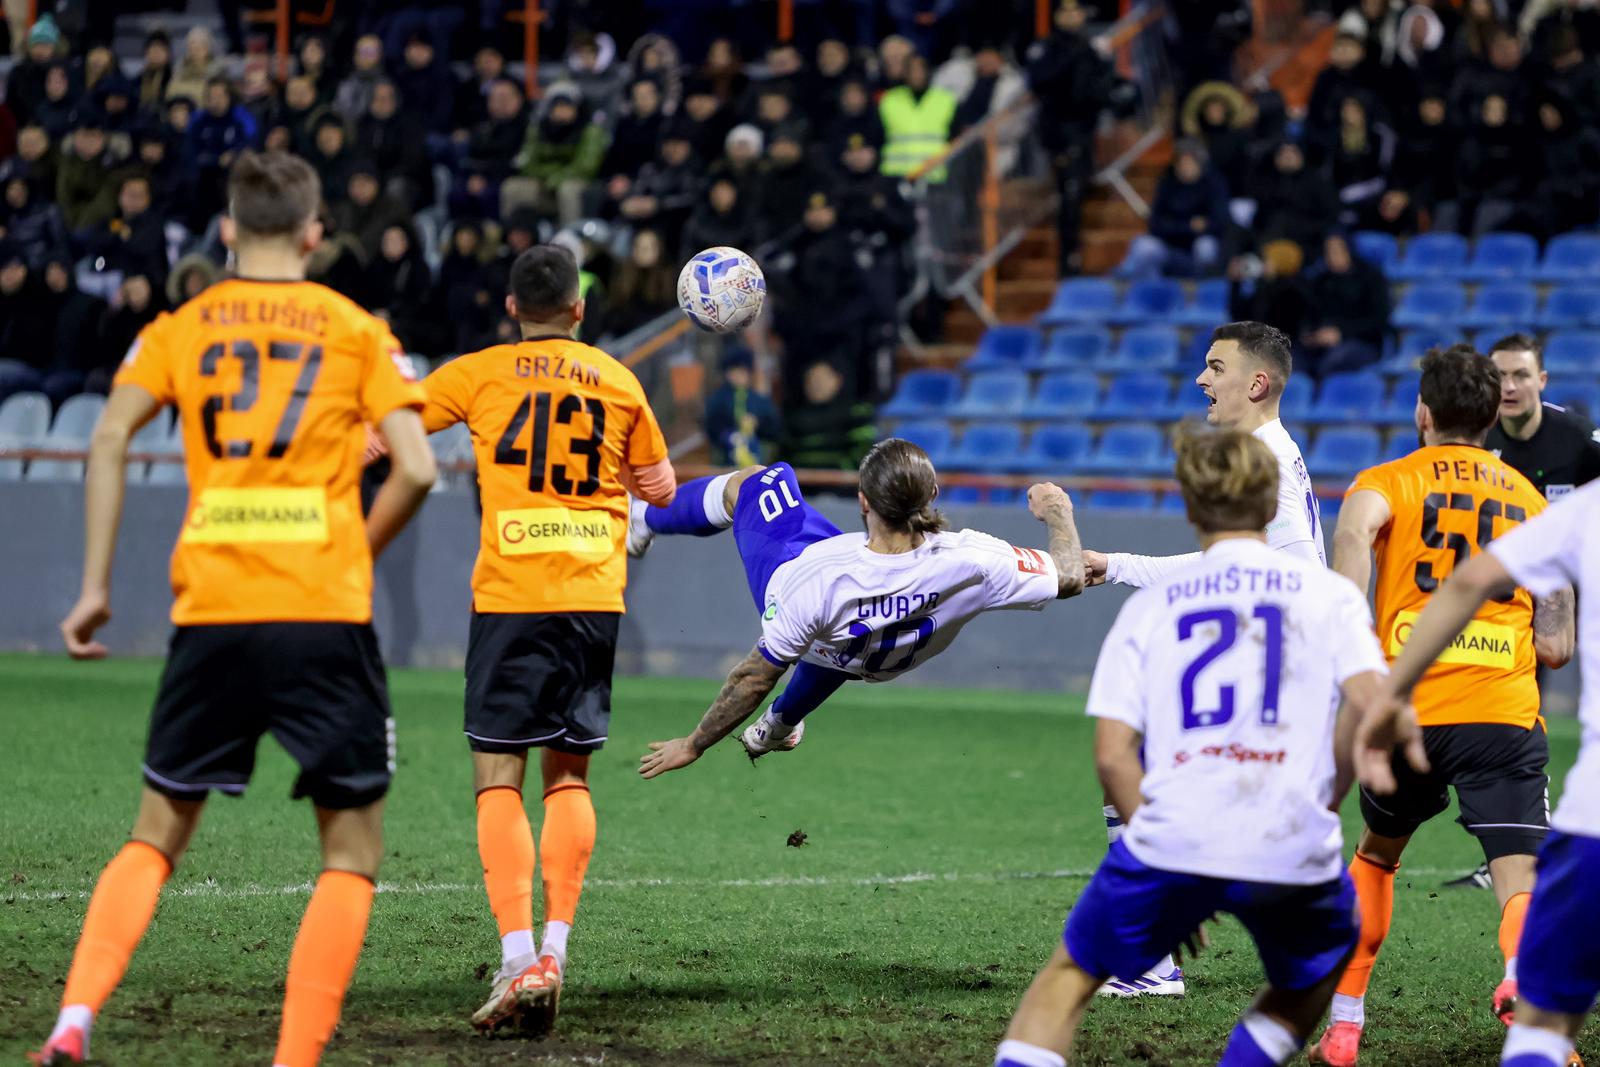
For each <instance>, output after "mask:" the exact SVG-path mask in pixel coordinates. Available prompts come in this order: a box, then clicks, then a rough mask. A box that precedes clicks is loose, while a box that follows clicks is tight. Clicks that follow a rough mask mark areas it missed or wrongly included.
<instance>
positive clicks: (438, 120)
mask: <svg viewBox="0 0 1600 1067" xmlns="http://www.w3.org/2000/svg"><path fill="white" fill-rule="evenodd" d="M391 80H392V81H393V82H394V84H395V88H397V89H399V90H400V97H401V99H403V100H405V101H406V117H407V118H408V119H409V120H411V121H412V122H414V123H420V124H421V126H422V129H423V131H424V132H426V133H430V134H440V135H442V134H447V133H449V132H450V112H451V109H452V105H453V104H454V101H455V81H454V79H453V78H452V77H451V76H450V65H449V63H448V62H447V59H446V57H444V56H441V55H439V54H438V53H437V52H436V51H435V50H434V47H433V42H432V41H431V40H430V39H429V38H428V37H427V35H426V34H423V33H413V34H412V35H411V36H410V37H409V38H407V39H406V46H405V51H404V52H402V53H401V56H400V62H399V63H398V64H397V65H396V66H395V69H394V73H393V75H392V78H391ZM377 85H378V83H377V82H376V81H374V82H373V85H372V87H373V90H374V91H375V90H376V88H377ZM370 107H371V100H370V94H369V100H368V107H365V108H362V113H365V112H366V111H368V110H370ZM359 117H360V115H359V114H358V115H354V116H347V118H349V119H350V120H351V121H354V120H355V119H357V118H359Z"/></svg>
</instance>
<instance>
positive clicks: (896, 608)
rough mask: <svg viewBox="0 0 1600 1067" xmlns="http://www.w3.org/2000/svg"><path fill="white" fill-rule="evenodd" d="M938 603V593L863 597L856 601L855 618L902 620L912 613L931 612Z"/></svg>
mask: <svg viewBox="0 0 1600 1067" xmlns="http://www.w3.org/2000/svg"><path fill="white" fill-rule="evenodd" d="M938 603H939V594H938V593H901V594H897V595H889V596H864V597H862V598H860V599H859V600H857V601H856V618H858V619H872V618H878V619H903V618H905V617H906V616H907V615H910V614H913V613H914V612H921V611H932V610H933V609H934V607H935V606H937V605H938Z"/></svg>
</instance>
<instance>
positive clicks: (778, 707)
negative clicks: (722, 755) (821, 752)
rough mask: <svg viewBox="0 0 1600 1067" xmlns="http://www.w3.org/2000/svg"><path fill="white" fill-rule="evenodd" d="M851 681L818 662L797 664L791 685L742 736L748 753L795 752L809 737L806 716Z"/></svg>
mask: <svg viewBox="0 0 1600 1067" xmlns="http://www.w3.org/2000/svg"><path fill="white" fill-rule="evenodd" d="M849 680H850V675H848V674H846V673H844V672H843V671H836V670H831V669H829V668H827V667H819V666H817V665H816V664H815V663H805V662H801V663H799V664H796V665H795V669H794V673H793V674H792V675H790V676H789V684H788V685H787V686H785V687H784V690H783V692H782V693H779V694H778V699H777V700H774V701H773V702H772V706H771V707H770V708H768V709H767V710H766V713H765V714H764V715H762V716H761V717H760V718H758V719H757V720H756V721H755V722H753V723H751V724H750V725H749V726H746V727H745V728H744V732H743V733H742V734H740V735H739V741H740V743H741V744H743V745H744V751H745V754H746V755H748V756H749V757H750V758H751V759H756V758H758V757H760V756H764V755H766V754H767V753H768V752H793V751H794V750H795V747H796V746H797V745H799V744H800V741H801V739H802V738H803V737H805V732H806V723H805V718H806V716H807V715H810V714H811V713H812V712H813V711H815V710H817V708H819V707H821V706H822V704H823V702H824V701H826V700H827V699H828V698H829V697H831V696H832V695H833V694H834V692H835V691H837V690H838V688H839V687H840V686H841V685H843V684H844V683H845V682H847V681H849Z"/></svg>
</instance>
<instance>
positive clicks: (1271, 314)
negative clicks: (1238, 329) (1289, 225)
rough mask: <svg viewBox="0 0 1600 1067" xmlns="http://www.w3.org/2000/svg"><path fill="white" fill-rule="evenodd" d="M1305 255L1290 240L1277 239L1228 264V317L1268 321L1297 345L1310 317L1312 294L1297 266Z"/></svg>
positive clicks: (1248, 320)
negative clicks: (1257, 252) (1256, 254)
mask: <svg viewBox="0 0 1600 1067" xmlns="http://www.w3.org/2000/svg"><path fill="white" fill-rule="evenodd" d="M1304 264H1305V255H1304V254H1303V253H1302V252H1301V250H1300V246H1299V245H1297V244H1295V243H1294V242H1293V241H1285V240H1283V239H1281V238H1280V239H1278V240H1275V241H1268V242H1267V243H1266V244H1265V245H1263V246H1262V247H1261V255H1260V256H1259V257H1257V256H1254V255H1244V256H1238V257H1235V258H1234V260H1233V262H1232V263H1229V264H1228V317H1229V318H1231V319H1233V320H1234V321H1235V322H1270V323H1272V324H1273V325H1274V326H1276V327H1278V328H1279V329H1280V330H1283V331H1284V333H1286V334H1288V335H1289V337H1290V338H1291V339H1292V340H1294V342H1295V343H1296V345H1298V343H1299V340H1298V339H1299V337H1300V335H1301V333H1302V332H1303V331H1304V329H1305V326H1306V323H1307V321H1308V320H1309V319H1310V317H1311V294H1310V292H1309V291H1308V290H1307V288H1306V281H1305V278H1304V277H1302V276H1301V273H1300V268H1301V267H1302V266H1304Z"/></svg>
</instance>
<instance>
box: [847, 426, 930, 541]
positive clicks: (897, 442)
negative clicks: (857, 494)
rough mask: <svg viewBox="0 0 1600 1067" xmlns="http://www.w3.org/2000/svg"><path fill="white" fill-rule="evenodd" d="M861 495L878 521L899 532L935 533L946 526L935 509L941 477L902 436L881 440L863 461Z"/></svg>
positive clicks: (924, 454) (927, 459) (860, 478)
mask: <svg viewBox="0 0 1600 1067" xmlns="http://www.w3.org/2000/svg"><path fill="white" fill-rule="evenodd" d="M857 474H858V479H859V482H860V486H861V495H862V496H864V497H866V498H867V504H868V506H869V507H871V508H872V510H873V511H874V512H876V513H877V515H878V518H880V519H882V520H883V521H884V522H886V523H888V524H889V525H890V526H892V527H894V528H895V529H897V530H910V531H912V532H913V533H934V532H935V531H938V530H942V529H944V527H945V521H944V516H943V515H941V514H939V513H938V512H937V511H935V510H934V507H933V501H934V498H935V497H937V496H938V495H939V475H938V472H936V471H935V470H934V469H933V461H932V460H930V459H929V458H928V454H927V453H926V452H924V451H923V450H922V449H921V448H920V447H919V446H917V445H914V444H912V443H911V442H910V441H907V440H905V439H904V438H901V437H891V438H889V439H888V440H887V441H879V442H878V443H877V444H875V445H873V446H872V448H871V450H870V451H868V452H867V454H866V455H865V456H863V457H862V458H861V467H860V470H859V471H858V472H857Z"/></svg>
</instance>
